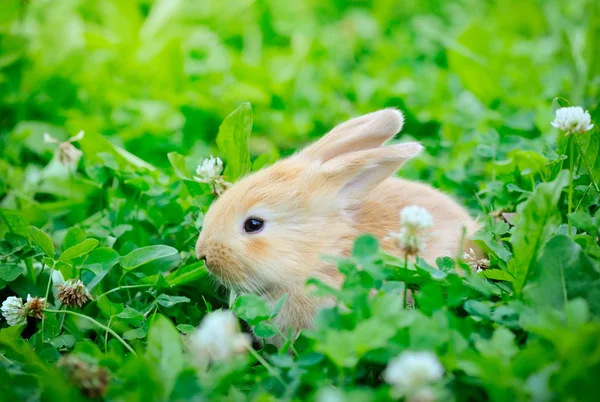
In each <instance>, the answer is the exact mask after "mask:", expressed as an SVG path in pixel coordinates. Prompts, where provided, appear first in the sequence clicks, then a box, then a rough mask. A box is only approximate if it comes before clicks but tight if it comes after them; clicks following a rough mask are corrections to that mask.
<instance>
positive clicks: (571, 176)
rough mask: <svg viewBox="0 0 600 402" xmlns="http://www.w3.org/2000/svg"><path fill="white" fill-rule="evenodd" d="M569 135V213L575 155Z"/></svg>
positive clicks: (569, 222)
mask: <svg viewBox="0 0 600 402" xmlns="http://www.w3.org/2000/svg"><path fill="white" fill-rule="evenodd" d="M574 135H575V134H573V135H571V136H570V137H569V215H571V212H572V211H573V158H574V155H575V146H574V145H573V141H575V140H574V139H573V136H574ZM568 227H569V231H568V233H569V236H571V220H570V219H568Z"/></svg>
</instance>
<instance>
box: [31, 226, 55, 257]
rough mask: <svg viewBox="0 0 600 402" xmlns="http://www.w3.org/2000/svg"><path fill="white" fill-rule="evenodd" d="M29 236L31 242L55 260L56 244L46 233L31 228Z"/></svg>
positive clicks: (33, 227)
mask: <svg viewBox="0 0 600 402" xmlns="http://www.w3.org/2000/svg"><path fill="white" fill-rule="evenodd" d="M29 235H30V236H31V240H33V242H34V243H35V244H37V245H38V246H39V247H40V248H41V249H42V251H44V253H46V255H47V256H48V257H50V258H52V259H53V258H54V243H52V239H50V236H48V235H47V234H46V233H44V232H42V231H41V230H39V229H38V228H36V227H35V226H29Z"/></svg>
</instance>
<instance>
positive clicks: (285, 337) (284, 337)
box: [269, 320, 299, 356]
mask: <svg viewBox="0 0 600 402" xmlns="http://www.w3.org/2000/svg"><path fill="white" fill-rule="evenodd" d="M269 322H270V323H271V324H273V326H274V327H275V328H276V329H277V333H278V334H279V336H281V337H282V338H283V340H284V341H289V342H290V349H291V350H292V352H293V353H294V354H295V355H296V356H299V355H298V351H297V350H296V349H295V348H294V343H293V342H292V341H291V340H290V339H288V337H287V336H285V334H284V333H283V331H282V330H281V329H280V328H279V326H278V325H277V324H275V323H274V322H272V321H271V320H269Z"/></svg>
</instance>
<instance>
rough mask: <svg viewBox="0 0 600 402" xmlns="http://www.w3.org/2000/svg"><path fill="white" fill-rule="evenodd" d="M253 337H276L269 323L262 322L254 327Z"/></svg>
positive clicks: (273, 328) (275, 332) (274, 329)
mask: <svg viewBox="0 0 600 402" xmlns="http://www.w3.org/2000/svg"><path fill="white" fill-rule="evenodd" d="M254 335H256V336H258V337H259V338H272V337H273V336H275V335H277V329H276V328H275V325H273V324H272V323H271V322H269V321H262V322H259V323H258V324H256V326H255V327H254Z"/></svg>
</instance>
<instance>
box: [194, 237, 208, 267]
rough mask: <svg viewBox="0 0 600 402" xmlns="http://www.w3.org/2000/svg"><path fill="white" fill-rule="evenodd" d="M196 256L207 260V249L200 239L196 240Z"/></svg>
mask: <svg viewBox="0 0 600 402" xmlns="http://www.w3.org/2000/svg"><path fill="white" fill-rule="evenodd" d="M196 257H198V259H199V260H202V261H204V262H206V251H205V250H204V247H203V244H202V243H201V242H200V239H198V241H197V242H196Z"/></svg>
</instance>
